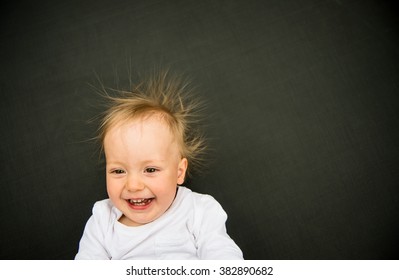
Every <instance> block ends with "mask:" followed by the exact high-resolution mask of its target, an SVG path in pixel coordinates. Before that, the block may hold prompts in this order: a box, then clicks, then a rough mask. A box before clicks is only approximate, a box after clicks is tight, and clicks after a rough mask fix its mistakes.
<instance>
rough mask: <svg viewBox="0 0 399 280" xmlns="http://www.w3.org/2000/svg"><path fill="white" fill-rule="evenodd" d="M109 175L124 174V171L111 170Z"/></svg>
mask: <svg viewBox="0 0 399 280" xmlns="http://www.w3.org/2000/svg"><path fill="white" fill-rule="evenodd" d="M111 173H113V174H124V173H125V170H122V169H115V170H112V171H111Z"/></svg>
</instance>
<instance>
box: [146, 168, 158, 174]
mask: <svg viewBox="0 0 399 280" xmlns="http://www.w3.org/2000/svg"><path fill="white" fill-rule="evenodd" d="M155 171H157V169H156V168H154V167H148V168H146V169H145V173H154V172H155Z"/></svg>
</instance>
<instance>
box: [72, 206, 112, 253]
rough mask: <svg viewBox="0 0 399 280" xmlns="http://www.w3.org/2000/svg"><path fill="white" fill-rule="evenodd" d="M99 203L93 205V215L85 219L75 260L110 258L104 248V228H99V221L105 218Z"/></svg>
mask: <svg viewBox="0 0 399 280" xmlns="http://www.w3.org/2000/svg"><path fill="white" fill-rule="evenodd" d="M99 206H100V205H99V203H96V204H95V205H94V207H93V215H92V216H91V217H90V219H89V220H88V221H87V223H86V226H85V229H84V232H83V236H82V238H81V240H80V243H79V251H78V253H77V254H76V256H75V260H106V259H110V256H109V254H108V253H107V251H106V249H105V248H104V245H103V244H104V230H102V228H101V224H100V221H101V220H102V219H104V218H105V219H106V217H104V213H102V212H104V211H103V209H100V207H99Z"/></svg>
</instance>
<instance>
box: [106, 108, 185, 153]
mask: <svg viewBox="0 0 399 280" xmlns="http://www.w3.org/2000/svg"><path fill="white" fill-rule="evenodd" d="M116 146H118V147H120V148H123V149H125V150H126V152H127V151H129V150H136V151H137V150H139V149H141V150H142V151H143V152H144V151H156V150H158V151H159V150H165V151H172V150H175V149H177V150H179V147H178V144H177V141H176V140H175V137H174V135H173V133H172V130H171V129H170V127H169V125H168V124H167V123H166V121H165V120H164V119H163V118H162V117H160V116H156V115H152V116H150V117H145V118H138V119H134V120H129V121H125V122H122V123H119V124H117V125H115V126H113V127H111V128H110V129H109V130H108V132H107V133H106V134H105V138H104V149H105V152H106V153H107V150H109V148H110V147H112V149H114V147H116Z"/></svg>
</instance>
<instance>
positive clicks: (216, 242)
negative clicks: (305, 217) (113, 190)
mask: <svg viewBox="0 0 399 280" xmlns="http://www.w3.org/2000/svg"><path fill="white" fill-rule="evenodd" d="M121 216H122V213H121V211H119V210H118V209H117V208H116V207H114V206H113V204H112V203H111V201H110V200H109V199H105V200H102V201H98V202H96V203H95V204H94V207H93V215H92V216H91V217H90V219H89V220H88V221H87V224H86V227H85V230H84V233H83V236H82V239H81V240H80V244H79V252H78V253H77V255H76V257H75V259H77V260H79V259H151V260H156V259H169V260H170V259H184V260H187V259H242V258H243V255H242V252H241V250H240V249H239V248H238V246H237V245H236V244H235V243H234V241H233V240H232V239H231V238H230V237H229V236H228V234H227V232H226V226H225V223H226V220H227V215H226V213H225V211H224V210H223V209H222V207H221V206H220V204H219V203H218V202H217V201H216V200H215V199H214V198H213V197H211V196H210V195H203V194H199V193H195V192H192V191H191V190H189V189H187V188H185V187H179V188H178V192H177V195H176V198H175V200H174V201H173V203H172V205H171V207H170V208H169V209H168V210H167V211H166V212H165V213H164V214H163V215H162V216H161V217H159V218H158V219H157V220H155V221H153V222H151V223H148V224H145V225H142V226H138V227H129V226H125V225H123V224H121V223H119V222H118V220H119V218H120V217H121Z"/></svg>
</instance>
